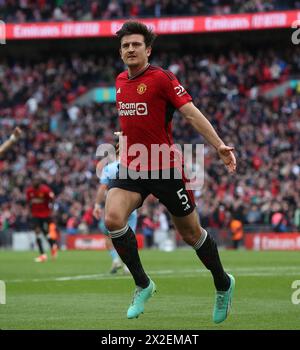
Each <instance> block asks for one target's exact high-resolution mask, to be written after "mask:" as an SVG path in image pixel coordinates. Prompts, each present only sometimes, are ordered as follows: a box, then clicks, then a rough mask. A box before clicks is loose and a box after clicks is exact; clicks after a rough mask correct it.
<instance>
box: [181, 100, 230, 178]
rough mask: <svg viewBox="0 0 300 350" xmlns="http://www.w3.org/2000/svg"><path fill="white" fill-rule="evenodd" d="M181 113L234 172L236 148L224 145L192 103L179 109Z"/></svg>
mask: <svg viewBox="0 0 300 350" xmlns="http://www.w3.org/2000/svg"><path fill="white" fill-rule="evenodd" d="M179 111H180V113H182V115H183V116H184V117H185V119H186V120H187V121H188V122H189V123H190V124H191V125H192V126H193V127H194V128H195V129H196V130H197V131H198V132H199V133H200V134H201V135H202V136H203V137H205V139H206V140H207V141H208V142H209V143H210V144H211V145H212V146H213V147H214V148H215V149H216V151H217V152H218V155H219V157H220V158H221V159H222V161H223V162H224V164H225V166H226V168H227V169H228V171H229V172H234V171H235V170H236V159H235V156H234V154H233V150H234V147H229V146H226V145H225V144H224V142H223V141H222V140H221V138H220V137H219V136H218V134H217V132H216V131H215V129H214V128H213V126H212V125H211V123H210V122H209V121H208V119H207V118H206V117H205V116H204V115H203V114H202V113H201V112H200V110H199V109H198V108H197V107H196V106H195V105H194V104H193V103H192V102H188V103H186V104H184V105H183V106H182V107H180V108H179Z"/></svg>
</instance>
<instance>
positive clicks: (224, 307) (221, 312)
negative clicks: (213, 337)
mask: <svg viewBox="0 0 300 350" xmlns="http://www.w3.org/2000/svg"><path fill="white" fill-rule="evenodd" d="M228 276H229V278H230V287H229V289H228V290H227V291H225V292H223V291H217V292H216V301H215V306H214V312H213V320H214V322H215V323H221V322H223V321H225V320H226V318H227V316H228V314H229V312H230V308H231V303H232V298H233V292H234V287H235V280H234V277H233V276H232V275H230V274H228Z"/></svg>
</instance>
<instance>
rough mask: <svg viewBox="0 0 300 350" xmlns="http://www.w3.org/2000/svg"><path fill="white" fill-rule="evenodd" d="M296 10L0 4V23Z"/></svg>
mask: <svg viewBox="0 0 300 350" xmlns="http://www.w3.org/2000/svg"><path fill="white" fill-rule="evenodd" d="M297 8H298V9H299V8H300V1H298V0H246V1H245V0H234V1H229V0H213V1H211V0H202V1H199V0H192V1H187V0H163V1H159V0H146V1H141V0H105V1H97V0H85V1H83V0H51V1H49V0H47V1H46V0H21V1H19V0H0V19H1V20H4V21H5V22H14V23H25V22H42V21H72V20H87V21H88V20H100V19H115V18H129V17H130V18H134V17H139V18H142V17H163V16H178V14H180V16H183V15H184V16H189V15H190V16H191V15H193V16H195V15H203V14H208V15H224V14H231V13H245V12H265V11H276V10H290V9H297Z"/></svg>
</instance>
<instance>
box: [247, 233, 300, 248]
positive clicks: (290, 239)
mask: <svg viewBox="0 0 300 350" xmlns="http://www.w3.org/2000/svg"><path fill="white" fill-rule="evenodd" d="M244 244H245V247H246V248H247V249H250V250H300V234H299V233H254V234H250V233H248V234H246V235H245V240H244Z"/></svg>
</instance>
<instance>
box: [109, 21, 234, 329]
mask: <svg viewBox="0 0 300 350" xmlns="http://www.w3.org/2000/svg"><path fill="white" fill-rule="evenodd" d="M117 36H118V38H119V40H120V44H121V48H120V54H121V58H122V60H123V61H124V63H125V64H126V65H127V66H128V71H125V72H123V73H121V74H120V75H119V76H118V77H117V80H116V98H117V109H118V113H119V117H120V126H121V130H122V132H123V135H124V136H126V137H127V143H128V148H129V147H130V146H131V145H134V144H142V145H144V146H145V147H146V148H147V150H148V152H149V154H151V145H153V144H158V145H162V144H166V145H168V146H171V145H172V144H173V139H172V135H171V119H172V114H173V112H174V110H175V109H178V110H179V112H181V114H182V115H183V116H184V117H185V118H186V119H187V120H188V121H189V122H190V123H191V124H192V126H193V127H194V128H195V129H196V130H197V131H198V132H199V133H200V134H202V135H203V136H204V137H205V138H206V140H207V141H208V142H209V143H210V144H211V145H212V146H213V147H214V148H215V149H216V151H217V153H218V155H219V157H220V158H221V159H222V161H223V162H224V163H225V165H226V167H227V168H228V170H229V171H230V172H234V171H235V168H236V160H235V156H234V154H233V152H232V151H233V147H228V146H226V145H225V144H224V142H223V141H222V140H221V139H220V137H219V136H218V135H217V133H216V132H215V130H214V128H213V127H212V125H211V124H210V122H209V121H208V120H207V119H206V118H205V116H204V115H203V114H202V113H201V112H200V111H199V110H198V109H197V108H196V107H195V106H194V104H193V103H192V102H191V101H192V98H191V97H190V95H189V94H188V93H187V91H186V90H185V89H184V88H183V87H182V85H181V84H180V83H179V82H178V80H177V79H176V77H175V76H174V75H173V74H172V73H170V72H168V71H164V70H163V69H162V68H158V67H153V66H151V65H150V64H149V63H148V58H149V56H150V54H151V45H152V43H153V41H154V39H155V35H154V34H153V33H152V31H151V30H148V28H147V27H146V26H145V25H143V24H142V23H139V22H133V21H129V22H125V24H124V25H123V26H122V28H121V29H120V30H119V31H118V32H117ZM134 158H135V157H129V156H128V154H125V153H124V152H122V153H121V164H120V174H121V170H123V169H124V168H125V170H126V171H127V172H129V170H130V166H131V164H132V160H133V159H134ZM150 159H151V156H150V157H148V169H146V168H147V167H146V168H145V170H146V171H147V170H148V171H150V172H151V171H155V170H159V169H160V170H161V169H166V164H163V163H161V162H160V161H158V163H157V164H156V166H154V167H153V166H152V165H153V164H152V163H151V161H150ZM172 161H173V164H172ZM175 163H176V162H175V159H173V160H172V159H171V163H170V164H169V168H170V169H172V171H171V174H172V176H171V178H170V179H164V178H162V177H160V178H159V179H152V178H151V179H143V178H140V179H135V180H134V179H133V178H132V177H131V178H126V179H123V178H122V177H121V176H120V177H119V178H117V179H115V180H113V181H112V182H111V183H110V189H109V191H108V195H107V200H106V206H105V225H106V227H107V228H108V230H109V231H110V234H111V238H112V242H113V244H114V247H115V248H116V250H117V252H118V254H119V256H120V257H121V259H122V260H123V262H124V263H125V264H126V265H127V267H128V269H129V270H130V272H131V274H132V276H133V278H134V281H135V284H136V290H135V293H134V297H133V301H132V303H131V305H130V306H129V309H128V311H127V317H128V318H135V317H138V316H139V315H140V314H141V313H143V312H144V304H145V302H146V301H147V300H148V299H149V298H150V297H151V296H152V295H153V293H154V292H155V289H156V286H155V284H154V282H153V281H152V280H151V279H150V277H149V276H148V275H147V274H146V273H145V271H144V269H143V266H142V264H141V261H140V258H139V254H138V249H137V242H136V238H135V235H134V234H133V232H132V230H131V229H130V227H129V226H128V225H127V220H128V216H129V215H130V214H131V212H132V211H133V210H135V209H136V208H137V207H139V206H141V205H142V203H143V201H144V199H145V198H146V197H147V196H148V195H149V194H150V193H152V194H153V195H154V196H156V197H157V198H158V199H159V200H160V202H161V203H163V204H164V205H165V206H166V207H167V209H168V211H169V212H170V214H171V216H172V220H173V222H174V224H175V226H176V228H177V230H178V232H179V233H180V235H181V236H182V238H183V239H184V241H185V242H186V243H188V244H189V245H191V246H192V247H193V248H194V249H195V251H196V254H197V256H198V257H199V259H200V260H201V261H202V263H203V264H204V265H205V266H206V268H207V269H209V270H210V271H211V273H212V276H213V279H214V284H215V287H216V300H215V306H214V311H213V320H214V322H216V323H220V322H222V321H224V320H225V319H226V317H227V315H228V312H229V309H230V305H231V299H232V296H233V290H234V284H235V281H234V278H233V276H231V275H229V274H227V273H226V272H225V271H224V269H223V266H222V264H221V261H220V258H219V254H218V250H217V246H216V243H215V241H214V240H213V238H212V237H211V236H210V235H209V234H208V233H207V232H206V231H205V230H204V229H203V228H202V227H201V226H200V223H199V217H198V214H197V210H195V203H194V197H193V193H192V192H191V191H189V190H188V189H187V186H186V182H185V179H184V177H182V178H181V179H178V178H176V177H175V176H174V174H175V173H176V172H178V171H179V173H182V165H180V166H179V164H175ZM146 165H147V164H146ZM128 168H129V169H128ZM142 170H143V169H142ZM162 173H163V172H162V171H160V172H159V174H160V175H161V174H162Z"/></svg>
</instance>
